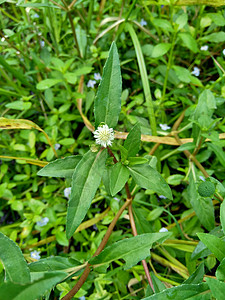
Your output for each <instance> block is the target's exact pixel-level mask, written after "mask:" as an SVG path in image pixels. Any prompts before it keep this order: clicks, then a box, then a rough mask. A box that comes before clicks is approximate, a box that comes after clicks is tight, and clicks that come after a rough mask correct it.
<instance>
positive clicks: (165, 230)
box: [159, 227, 168, 232]
mask: <svg viewBox="0 0 225 300" xmlns="http://www.w3.org/2000/svg"><path fill="white" fill-rule="evenodd" d="M167 231H168V229H166V228H165V227H162V228H161V229H160V230H159V232H167Z"/></svg>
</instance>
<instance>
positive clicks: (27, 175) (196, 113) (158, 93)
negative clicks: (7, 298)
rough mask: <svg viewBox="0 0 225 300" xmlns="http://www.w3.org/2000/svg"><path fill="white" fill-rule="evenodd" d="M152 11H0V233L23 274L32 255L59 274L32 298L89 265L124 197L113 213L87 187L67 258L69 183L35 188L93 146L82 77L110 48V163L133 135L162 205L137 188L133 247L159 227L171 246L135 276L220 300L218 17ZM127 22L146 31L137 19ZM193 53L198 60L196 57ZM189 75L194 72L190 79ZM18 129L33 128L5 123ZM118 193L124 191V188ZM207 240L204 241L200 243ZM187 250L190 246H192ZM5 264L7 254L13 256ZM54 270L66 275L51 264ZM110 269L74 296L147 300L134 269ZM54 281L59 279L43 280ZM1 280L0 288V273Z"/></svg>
mask: <svg viewBox="0 0 225 300" xmlns="http://www.w3.org/2000/svg"><path fill="white" fill-rule="evenodd" d="M153 2H154V1H150V2H149V3H148V2H143V3H142V2H140V3H139V2H138V3H136V2H133V5H131V6H130V5H129V3H128V2H125V3H124V5H123V6H122V8H121V3H120V2H119V1H118V2H115V5H114V6H113V7H112V6H111V5H110V4H109V3H107V4H105V5H103V2H102V3H100V6H99V4H98V3H95V2H94V1H93V2H90V3H89V1H87V2H82V3H81V2H76V3H75V2H72V3H71V4H66V3H65V2H64V3H63V2H62V3H60V4H59V3H54V4H53V3H51V2H48V3H47V2H44V3H42V4H41V3H32V4H30V3H23V2H22V1H20V2H18V6H15V3H12V2H11V3H10V2H7V1H2V4H1V7H0V8H1V12H2V14H3V16H4V17H3V18H1V27H2V32H1V34H2V40H1V52H2V55H1V61H0V63H1V65H2V68H1V69H0V71H1V78H0V80H1V105H2V107H1V116H2V117H4V118H6V119H1V126H2V128H5V127H6V126H10V127H8V128H9V130H2V131H1V142H0V146H1V149H2V150H1V159H2V164H1V175H0V176H1V185H0V195H1V197H2V200H1V208H2V219H1V222H2V227H1V232H2V233H3V234H5V235H6V236H8V237H10V238H11V240H13V241H15V242H17V243H18V245H19V246H20V247H21V249H22V251H23V253H24V256H25V258H26V259H27V261H28V262H31V261H32V260H33V258H32V257H31V256H30V253H33V252H34V250H36V251H38V252H39V253H38V252H36V255H37V253H38V255H41V256H42V257H48V256H50V255H57V256H61V258H62V259H61V258H60V259H61V260H62V264H63V267H59V266H58V269H55V265H54V263H53V265H54V267H51V269H52V270H53V269H54V271H53V273H52V274H50V275H49V277H48V276H47V277H48V278H47V277H46V275H43V277H42V278H37V277H35V279H38V280H40V282H42V284H43V282H49V283H48V284H49V285H47V286H45V287H44V285H43V287H44V290H48V288H50V286H53V285H55V284H56V283H57V282H59V281H61V280H62V279H63V278H64V277H63V276H65V273H64V271H65V270H69V269H71V268H72V269H73V270H72V271H71V270H70V271H69V273H68V274H71V273H70V272H73V271H74V272H77V271H78V272H81V271H80V268H81V267H80V264H81V265H82V264H84V262H85V261H88V260H89V259H90V257H91V256H92V255H93V254H94V253H95V251H96V249H97V247H98V245H99V244H100V242H101V240H102V237H103V236H104V234H105V232H106V229H107V225H108V224H110V223H111V222H112V220H113V219H114V217H115V215H116V214H117V212H118V211H119V209H120V208H121V206H122V203H123V199H125V198H126V190H121V192H119V193H118V194H117V195H116V198H118V199H119V200H120V202H118V201H117V200H116V199H114V198H113V196H112V197H111V196H109V194H108V193H107V189H106V188H105V187H104V185H100V188H99V189H98V190H97V193H96V195H95V197H94V200H93V204H92V205H91V208H90V209H89V210H88V212H87V216H86V217H85V220H84V222H83V223H82V224H81V227H80V228H79V227H78V230H77V232H76V233H75V234H74V235H73V239H72V241H71V242H70V244H69V243H68V240H67V238H66V235H65V216H66V207H67V198H66V197H64V192H63V191H64V190H65V188H66V187H67V188H68V187H70V185H71V183H70V180H69V179H68V178H67V179H66V180H64V179H60V178H49V179H46V178H44V177H38V176H37V175H36V174H37V171H38V170H39V169H40V168H39V167H40V166H42V167H43V166H44V165H46V164H47V162H48V161H51V160H53V159H55V158H57V156H58V157H64V156H71V155H72V154H75V155H82V156H83V155H85V153H86V152H87V151H88V150H89V147H90V146H91V145H92V143H93V135H92V134H91V132H90V131H89V130H91V131H93V130H94V127H93V125H92V124H94V114H93V105H94V97H95V92H96V88H95V87H96V86H97V85H96V84H95V85H94V86H95V87H94V88H93V89H92V88H91V87H86V84H87V83H88V80H89V79H92V80H95V78H94V76H96V75H94V73H100V74H101V75H102V69H103V65H104V63H105V58H106V57H107V56H108V49H109V47H110V44H111V41H112V40H113V39H115V40H116V44H117V47H118V52H119V56H120V64H121V70H122V77H123V90H122V97H121V104H122V109H121V113H120V116H119V123H118V125H117V127H116V129H117V130H118V132H116V133H115V137H116V138H117V139H118V141H117V142H115V143H113V147H112V150H113V152H114V153H115V155H116V159H117V160H118V159H119V156H118V155H119V153H122V155H124V157H125V156H126V153H125V154H124V151H123V150H124V149H123V145H124V142H123V141H122V139H124V138H125V137H126V135H127V134H126V133H125V132H131V129H132V128H133V126H134V125H135V124H136V123H137V122H139V124H140V128H141V134H142V135H141V140H142V142H141V147H140V152H139V158H143V157H144V156H146V155H151V156H150V157H148V160H149V162H150V164H151V166H152V167H153V168H156V169H157V170H158V171H159V172H160V173H161V174H162V176H163V178H165V180H166V182H167V183H168V184H170V186H171V188H172V192H173V201H169V199H163V198H162V196H161V195H159V196H160V197H158V196H157V195H156V194H155V193H153V191H152V190H146V191H145V190H142V189H140V188H139V187H136V188H135V190H134V194H135V197H134V200H133V213H134V219H135V223H136V227H137V231H138V234H139V235H140V234H144V233H145V234H146V233H149V232H150V233H152V232H158V231H159V230H160V228H161V227H166V228H167V229H168V230H169V231H170V232H172V234H173V236H172V238H171V240H167V241H165V242H164V243H163V246H158V245H157V246H156V247H155V248H154V250H153V251H151V260H149V259H147V262H148V263H149V264H150V266H151V268H152V270H153V271H154V274H155V276H157V277H156V278H159V279H160V280H161V281H162V282H164V283H165V282H166V284H167V285H169V287H171V285H172V286H178V285H180V286H179V287H177V288H173V289H176V293H178V294H176V295H179V292H180V293H181V294H182V297H184V295H185V294H184V293H185V292H187V293H191V292H192V291H193V290H195V291H196V285H195V284H198V283H201V282H202V278H203V276H204V278H206V279H207V283H201V284H200V288H199V290H198V292H199V293H202V292H204V291H205V290H206V291H207V293H206V297H208V298H209V299H210V298H211V297H212V296H214V297H216V298H218V299H220V298H219V297H221V296H220V295H223V289H224V287H223V280H224V278H223V254H221V253H223V250H219V251H218V249H223V236H224V235H223V231H222V230H221V227H218V226H219V225H220V224H222V226H223V210H222V207H223V206H222V205H220V201H222V199H223V197H224V195H223V194H224V187H223V181H224V175H223V174H224V172H223V171H224V170H223V168H224V165H225V163H224V154H223V144H224V143H223V137H224V135H223V129H224V128H223V127H224V125H223V123H224V119H223V116H224V114H223V113H224V105H223V103H224V89H223V83H224V75H223V74H224V54H223V42H224V33H223V26H224V11H223V7H220V8H219V9H217V8H215V7H209V6H208V7H207V6H206V7H205V6H197V7H196V6H189V7H185V8H184V7H183V8H182V7H179V6H173V5H170V6H169V5H166V4H168V3H166V1H164V2H163V1H162V3H161V2H160V3H159V2H158V4H160V5H158V6H157V5H156V4H157V3H155V2H154V3H153ZM215 4H218V3H216V2H215ZM219 4H221V3H219ZM57 5H58V7H57ZM59 5H60V6H59ZM161 5H164V7H161ZM29 7H32V8H31V9H29ZM36 14H37V15H38V17H37V15H36ZM139 15H141V16H143V19H144V20H143V21H146V22H147V24H146V25H145V23H143V21H142V22H141V20H140V19H138V17H137V16H139ZM84 16H85V18H84ZM71 20H72V22H71ZM101 21H102V22H101ZM100 22H101V23H100ZM140 22H141V24H142V25H140ZM34 23H36V24H34ZM43 42H45V44H44V43H43ZM74 45H75V46H74ZM206 46H208V49H207V50H202V49H206V48H207V47H206ZM203 47H205V48H203ZM104 51H105V52H104ZM194 67H197V68H199V69H200V74H199V76H196V75H197V74H198V69H194ZM192 72H193V73H192ZM95 81H97V80H95ZM149 83H150V85H151V90H150V88H149ZM92 84H93V82H92ZM142 87H143V90H142ZM150 92H151V93H152V94H150ZM152 100H153V102H152ZM153 110H154V114H153V113H152V112H153ZM21 118H23V119H26V120H30V121H32V122H33V123H32V122H28V121H17V120H18V119H21ZM13 120H15V121H13ZM36 124H37V125H38V126H37V125H36ZM160 124H161V125H160ZM165 124H166V125H167V126H166V125H165ZM85 125H86V126H85ZM4 126H5V127H4ZM168 127H171V128H168ZM15 128H17V129H23V130H14V129H15ZM165 128H168V129H167V131H164V130H163V129H165ZM169 129H171V131H170V130H169ZM43 130H44V131H45V134H43V132H41V131H43ZM152 134H153V136H152ZM156 135H158V136H156ZM47 136H48V137H49V138H47ZM48 139H49V141H48ZM208 139H210V140H211V141H209V140H208ZM152 143H155V144H152ZM58 144H59V145H61V147H60V148H59V149H57V148H58V147H59V145H58ZM178 146H179V147H178ZM55 148H56V149H57V150H56V149H55ZM55 152H56V153H55ZM56 155H57V156H56ZM2 156H4V157H2ZM54 156H55V157H54ZM18 157H19V158H20V159H18ZM187 158H188V159H187ZM12 159H16V163H15V160H12ZM43 160H45V161H43ZM125 161H126V159H124V163H125ZM115 166H116V165H115ZM114 168H115V167H114ZM71 172H72V171H71ZM200 176H203V177H200ZM205 178H207V181H210V182H211V183H213V184H214V186H215V191H216V193H215V195H214V196H211V197H201V195H199V194H198V188H199V186H200V185H201V183H202V180H203V179H205ZM207 181H206V182H207ZM130 184H131V187H132V189H131V190H132V191H133V188H134V187H135V186H134V185H132V183H130ZM67 191H68V190H67ZM65 195H67V194H66V193H65ZM94 206H95V207H94ZM108 207H110V210H109V209H108ZM219 208H220V209H219ZM44 218H47V219H48V222H47V224H45V225H43V226H40V225H38V224H41V225H42V224H43V222H44V221H43V220H44ZM47 219H45V221H46V220H47ZM101 220H102V221H101ZM10 222H13V223H11V224H10ZM38 222H42V223H38ZM44 223H45V222H44ZM178 223H179V224H181V225H178ZM93 224H97V229H98V231H94V230H93V229H94V228H95V229H96V227H94V228H93V227H91V226H93ZM215 225H216V226H217V227H216V226H215ZM81 230H82V231H81ZM207 231H210V234H208V233H204V232H207ZM196 233H198V235H196ZM121 234H123V236H124V237H129V238H131V236H132V235H131V229H130V225H129V221H128V220H127V214H126V213H124V214H123V215H122V218H120V219H119V221H118V223H117V225H116V227H115V230H114V232H113V234H112V235H111V237H110V239H109V242H108V244H107V245H110V244H113V243H114V242H116V241H117V240H119V239H121ZM198 237H199V239H200V240H201V241H202V242H203V244H202V242H199V243H198ZM1 238H2V241H4V242H3V243H1V245H2V244H5V245H8V244H7V243H11V242H10V241H9V240H8V239H7V238H6V237H1ZM189 239H192V240H189ZM197 244H198V246H197V247H196V248H195V246H196V245H197ZM204 244H205V246H204ZM215 244H216V245H217V247H215V246H214V245H215ZM10 245H12V244H10ZM213 246H214V247H213ZM11 247H12V249H13V247H14V246H11ZM207 248H208V249H207ZM7 249H8V248H7ZM15 249H17V248H15ZM31 249H32V250H31ZM194 249H195V250H194ZM193 250H194V252H193ZM15 251H17V253H19V252H18V249H17V250H15ZM192 252H193V254H191V253H192ZM1 253H2V251H1ZM12 255H13V254H11V257H12ZM18 255H19V254H18ZM32 255H34V254H32ZM66 256H68V257H70V258H73V259H76V261H74V260H73V261H71V260H68V259H64V258H65V257H66ZM20 258H21V253H20ZM36 258H38V256H36ZM1 259H2V260H3V258H1ZM20 260H21V261H22V258H21V259H20ZM40 262H41V261H40ZM201 262H203V263H204V264H201ZM219 262H220V264H219ZM57 263H59V262H57ZM158 263H160V264H161V265H162V267H161V265H159V264H158ZM3 264H4V262H3ZM203 265H204V266H205V268H204V267H203ZM4 266H5V267H6V272H7V274H8V273H9V274H12V273H13V272H10V270H7V264H6V265H5V264H4ZM29 266H31V265H29ZM34 266H35V265H34ZM65 266H66V268H65ZM83 267H84V266H82V268H83ZM21 268H24V264H22V267H21ZM110 268H111V269H110V272H108V273H107V274H100V275H99V273H98V272H97V271H96V270H94V271H93V273H91V274H92V275H90V276H89V278H88V280H87V281H86V283H85V284H84V285H83V287H82V289H81V290H80V291H79V293H78V294H76V296H77V297H81V296H82V295H84V294H85V295H86V298H90V299H92V298H93V299H96V298H97V297H108V298H110V297H111V298H115V299H118V298H123V297H127V298H128V297H130V298H132V299H133V298H134V297H137V298H139V299H140V298H143V297H144V296H146V297H148V295H149V294H148V293H150V289H149V288H147V291H146V287H147V281H146V283H143V282H141V278H144V277H141V276H145V272H144V270H143V268H142V266H141V265H137V266H133V267H132V268H131V269H129V270H127V271H126V272H124V271H123V270H122V263H121V261H119V260H116V261H115V262H114V263H113V264H111V267H110ZM62 269H63V270H64V271H63V272H62V271H59V273H57V272H56V271H55V270H62ZM2 270H3V269H2ZM215 271H216V273H215ZM193 272H195V273H194V275H192V276H191V277H190V278H189V279H187V278H188V277H189V274H192V273H193ZM31 273H33V274H34V273H35V272H31ZM1 274H2V280H3V278H4V277H5V273H4V271H2V273H1ZM196 274H197V275H198V276H196ZM221 274H222V275H221ZM77 275H79V273H78V274H77ZM215 275H216V277H214V278H209V277H207V276H215ZM36 276H37V274H36ZM51 276H52V277H51ZM196 277H197V278H198V279H195V278H196ZM53 278H54V279H53ZM133 278H135V279H136V280H132V279H133ZM156 278H155V277H154V276H153V275H152V280H153V285H154V289H155V291H157V292H160V291H162V292H161V293H162V294H161V295H159V296H161V297H162V295H164V294H167V293H168V291H169V290H165V291H163V290H164V289H165V285H164V284H162V283H160V282H159V281H158V280H157V279H156ZM33 279H34V278H32V280H33ZM186 279H187V282H184V280H186ZM6 280H7V282H8V283H7V284H6V286H7V285H9V286H10V289H11V285H13V286H15V285H16V284H20V283H22V282H23V283H25V282H28V281H29V278H28V277H27V275H25V276H24V277H23V278H22V279H21V282H17V281H16V279H15V278H14V277H10V275H9V276H8V275H7V277H6ZM11 282H13V283H11ZM133 282H135V285H134V286H132V285H131V283H133ZM127 284H128V287H129V288H128V289H127V287H126V285H127ZM186 284H189V286H188V287H187V286H186ZM73 285H74V280H67V281H66V282H62V283H60V284H58V285H57V286H56V287H57V288H56V289H54V292H53V291H52V293H51V295H50V294H49V295H50V297H53V294H55V295H59V292H63V293H62V294H61V297H63V295H65V294H66V293H67V292H68V291H69V290H70V289H71V288H72V287H73ZM192 285H194V286H192ZM167 287H168V286H167ZM139 289H140V290H139ZM134 290H136V292H134ZM171 291H172V290H171ZM219 293H221V294H219ZM192 295H193V294H192ZM46 297H47V295H46ZM152 297H154V296H152ZM165 297H166V296H165ZM176 297H177V296H176ZM187 297H190V294H187Z"/></svg>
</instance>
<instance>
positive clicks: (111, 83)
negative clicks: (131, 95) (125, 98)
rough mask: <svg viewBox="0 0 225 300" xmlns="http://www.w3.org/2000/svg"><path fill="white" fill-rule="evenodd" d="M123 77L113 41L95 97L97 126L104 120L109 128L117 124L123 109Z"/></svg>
mask: <svg viewBox="0 0 225 300" xmlns="http://www.w3.org/2000/svg"><path fill="white" fill-rule="evenodd" d="M121 92H122V78H121V71H120V61H119V56H118V52H117V48H116V44H115V43H114V42H113V43H112V45H111V48H110V50H109V57H108V59H107V61H106V64H105V66H104V68H103V75H102V80H101V83H100V85H99V88H98V92H97V95H96V98H95V104H94V113H95V127H96V128H97V127H98V125H99V124H100V123H101V122H104V123H105V124H107V125H108V126H109V128H114V127H115V126H116V125H117V122H118V118H119V114H120V110H121Z"/></svg>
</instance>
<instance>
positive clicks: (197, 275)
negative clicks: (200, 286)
mask: <svg viewBox="0 0 225 300" xmlns="http://www.w3.org/2000/svg"><path fill="white" fill-rule="evenodd" d="M204 274H205V267H204V263H203V262H202V263H200V265H199V266H198V268H197V269H196V270H195V272H194V273H192V274H191V276H190V277H189V278H188V279H187V280H185V281H184V284H190V283H191V284H197V283H201V282H202V281H203V277H204Z"/></svg>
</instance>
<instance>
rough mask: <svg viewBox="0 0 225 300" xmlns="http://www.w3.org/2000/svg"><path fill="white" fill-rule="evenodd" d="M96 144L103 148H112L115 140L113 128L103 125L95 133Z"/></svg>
mask: <svg viewBox="0 0 225 300" xmlns="http://www.w3.org/2000/svg"><path fill="white" fill-rule="evenodd" d="M93 134H94V138H95V142H96V144H99V145H101V146H103V147H107V146H111V145H112V141H113V140H114V132H113V128H109V127H108V125H106V124H105V125H102V126H99V127H98V128H97V130H95V131H94V132H93Z"/></svg>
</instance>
